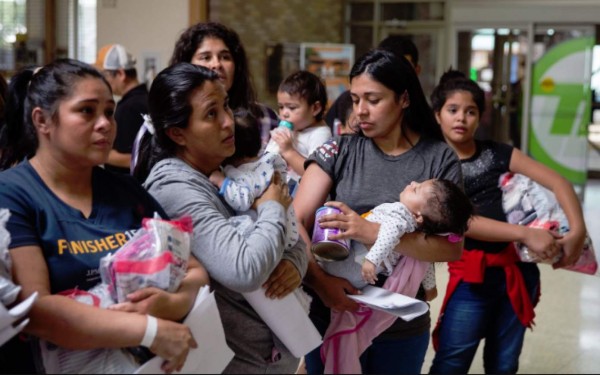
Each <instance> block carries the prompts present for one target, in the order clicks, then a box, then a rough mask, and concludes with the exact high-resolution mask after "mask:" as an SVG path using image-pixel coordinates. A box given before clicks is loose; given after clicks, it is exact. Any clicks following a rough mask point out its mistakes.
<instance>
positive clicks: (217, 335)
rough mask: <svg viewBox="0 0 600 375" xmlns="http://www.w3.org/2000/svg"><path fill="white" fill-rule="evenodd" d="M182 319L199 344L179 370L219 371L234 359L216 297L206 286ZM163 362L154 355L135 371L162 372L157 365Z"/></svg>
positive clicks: (197, 371)
mask: <svg viewBox="0 0 600 375" xmlns="http://www.w3.org/2000/svg"><path fill="white" fill-rule="evenodd" d="M183 323H184V324H185V325H187V326H188V327H190V331H191V332H192V335H193V336H194V338H195V339H196V342H197V343H198V347H197V348H196V349H191V350H190V352H189V353H188V356H187V359H186V361H185V364H184V365H183V368H182V369H181V372H179V373H180V374H220V373H221V372H223V370H224V369H225V367H226V366H227V365H228V364H229V362H231V360H232V359H233V356H234V353H233V351H232V350H231V349H229V347H228V346H227V343H226V342H225V332H224V331H223V324H222V322H221V316H220V315H219V310H218V309H217V301H216V300H215V295H214V293H213V292H210V290H209V287H208V286H203V287H202V288H201V289H200V290H199V291H198V296H197V297H196V302H195V304H194V307H193V308H192V311H190V313H189V314H188V316H187V317H186V318H185V320H184V322H183ZM162 363H163V359H162V358H159V357H154V358H152V359H151V360H149V361H148V362H146V363H145V364H144V365H143V366H141V367H140V368H139V369H138V370H137V371H136V372H135V373H136V374H164V371H162V370H161V368H160V366H161V364H162Z"/></svg>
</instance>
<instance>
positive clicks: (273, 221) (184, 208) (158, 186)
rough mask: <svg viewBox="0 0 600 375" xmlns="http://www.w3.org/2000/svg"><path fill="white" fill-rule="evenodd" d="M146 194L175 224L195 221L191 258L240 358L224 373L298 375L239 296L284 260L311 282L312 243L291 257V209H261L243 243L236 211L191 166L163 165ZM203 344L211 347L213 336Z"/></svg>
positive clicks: (153, 175)
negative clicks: (233, 220) (288, 238)
mask: <svg viewBox="0 0 600 375" xmlns="http://www.w3.org/2000/svg"><path fill="white" fill-rule="evenodd" d="M144 187H145V188H146V189H147V190H148V191H149V192H150V194H152V195H153V196H154V198H155V199H156V200H157V201H158V202H159V203H160V204H161V206H162V207H163V208H164V210H165V211H166V213H167V214H168V215H169V216H170V217H171V218H178V217H181V216H183V215H190V216H191V217H192V221H193V225H194V232H193V239H192V253H193V254H194V255H195V256H196V258H197V259H198V260H199V261H200V262H201V263H202V264H203V265H204V267H205V268H206V270H207V271H208V274H209V275H210V282H211V287H212V289H214V291H215V297H216V300H217V305H218V307H219V312H220V315H221V320H222V322H223V328H224V330H225V336H226V339H227V344H228V345H229V347H230V348H231V349H232V350H233V351H234V352H235V357H234V359H233V360H232V361H231V362H230V363H229V365H228V366H227V368H226V369H225V371H224V372H225V373H293V372H294V371H295V370H296V367H297V365H298V359H296V358H293V356H292V355H291V354H290V353H289V351H288V350H287V349H286V348H285V346H284V345H283V344H282V343H281V342H280V341H279V340H278V339H277V337H276V336H275V335H274V334H273V333H272V332H271V330H270V329H269V327H268V326H267V325H266V324H265V323H264V322H263V321H262V319H261V318H260V317H259V316H258V314H257V313H256V312H255V311H254V310H253V309H252V308H251V307H250V305H249V304H248V302H246V300H245V299H244V297H243V296H242V295H241V294H240V293H243V292H250V291H254V290H256V289H258V288H261V286H262V284H263V283H264V282H265V281H266V280H267V279H268V277H269V275H270V274H271V272H272V271H273V270H274V269H275V266H277V264H279V262H280V261H281V260H282V259H287V260H289V261H291V262H292V263H293V264H294V265H295V266H296V268H297V269H298V270H299V272H300V275H301V276H302V277H304V275H305V273H306V268H307V257H306V254H305V246H306V245H305V243H304V242H303V241H302V240H299V241H298V243H297V244H296V245H295V246H294V247H292V248H291V249H288V250H284V248H285V233H284V231H285V226H286V211H285V208H284V207H283V206H282V205H281V204H279V203H277V202H273V201H269V202H265V203H263V204H261V205H260V206H259V207H258V210H257V212H258V217H257V220H256V224H255V229H254V231H253V232H252V233H251V234H250V235H249V236H247V237H244V236H243V235H242V234H240V233H239V232H238V231H237V230H236V229H235V228H234V227H233V226H232V224H231V223H230V222H229V221H228V220H227V219H228V218H230V217H231V216H233V215H234V211H233V210H232V209H231V208H230V207H229V206H227V204H226V203H225V202H224V201H223V200H222V199H221V197H220V196H219V193H218V191H219V190H218V188H217V187H216V186H214V185H213V184H212V183H211V182H210V181H209V180H208V177H207V176H205V175H204V174H202V173H201V172H199V171H197V170H195V169H193V168H192V167H191V166H189V165H188V164H187V163H185V162H184V161H182V160H180V159H177V158H170V159H165V160H162V161H160V162H158V163H157V164H156V165H155V166H154V167H153V168H152V171H151V172H150V175H149V176H148V178H147V179H146V182H145V183H144ZM196 341H197V342H198V345H210V338H207V337H204V338H203V337H196ZM274 349H275V350H274ZM277 352H279V355H274V354H276V353H277Z"/></svg>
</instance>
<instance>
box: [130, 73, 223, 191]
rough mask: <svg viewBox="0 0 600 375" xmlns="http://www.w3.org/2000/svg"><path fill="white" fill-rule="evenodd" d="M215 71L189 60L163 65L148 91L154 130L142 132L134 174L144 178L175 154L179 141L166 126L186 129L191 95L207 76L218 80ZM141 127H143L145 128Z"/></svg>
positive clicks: (140, 179)
mask: <svg viewBox="0 0 600 375" xmlns="http://www.w3.org/2000/svg"><path fill="white" fill-rule="evenodd" d="M218 78H219V76H218V75H217V73H215V72H214V71H212V70H210V69H207V68H205V67H202V66H198V65H194V64H190V63H185V62H184V63H176V64H175V65H171V66H170V67H168V68H166V69H164V70H163V71H161V72H160V73H158V75H157V76H156V78H155V79H154V80H153V81H152V86H151V87H150V92H149V93H148V108H149V112H150V118H151V122H152V128H153V130H152V131H153V132H154V134H150V132H146V133H145V134H144V135H142V137H141V140H140V146H139V153H138V154H137V155H135V156H133V157H135V158H137V159H136V160H137V163H136V165H135V166H134V168H133V171H132V172H133V176H134V177H136V178H137V180H138V181H140V182H143V181H145V180H146V177H148V174H149V173H150V170H151V169H152V167H153V166H154V164H156V163H157V162H158V161H160V160H162V159H165V158H168V157H173V156H175V153H176V151H177V144H176V143H175V142H173V140H172V139H171V138H170V137H169V136H168V135H167V129H168V128H171V127H177V128H182V129H185V128H187V126H188V123H189V119H190V116H191V114H192V105H191V103H190V95H191V94H192V92H193V91H194V90H195V89H197V88H198V87H200V86H202V84H204V82H206V81H207V80H210V81H216V80H218ZM141 131H144V128H142V130H141Z"/></svg>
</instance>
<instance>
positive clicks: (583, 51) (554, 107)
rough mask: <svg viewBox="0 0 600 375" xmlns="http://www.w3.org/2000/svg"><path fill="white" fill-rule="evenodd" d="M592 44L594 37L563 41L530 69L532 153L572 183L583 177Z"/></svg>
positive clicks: (589, 106)
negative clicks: (531, 73) (531, 70)
mask: <svg viewBox="0 0 600 375" xmlns="http://www.w3.org/2000/svg"><path fill="white" fill-rule="evenodd" d="M593 46H594V39H593V38H577V39H571V40H568V41H566V42H563V43H560V44H558V45H556V46H554V47H553V48H552V49H550V50H549V51H548V52H546V54H545V55H544V56H542V57H541V58H540V59H539V60H538V61H537V62H536V63H535V65H534V68H533V79H532V85H533V88H532V96H531V123H530V126H529V150H530V153H531V156H532V157H533V158H534V159H536V160H538V161H539V162H541V163H543V164H545V165H547V166H549V167H550V168H552V169H554V170H555V171H557V172H558V173H560V174H561V175H562V176H564V177H565V178H567V179H568V180H569V181H571V182H572V183H574V184H584V183H585V181H586V177H587V127H588V123H589V121H590V111H591V89H590V76H591V66H592V48H593Z"/></svg>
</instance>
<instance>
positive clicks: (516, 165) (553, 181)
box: [510, 149, 587, 267]
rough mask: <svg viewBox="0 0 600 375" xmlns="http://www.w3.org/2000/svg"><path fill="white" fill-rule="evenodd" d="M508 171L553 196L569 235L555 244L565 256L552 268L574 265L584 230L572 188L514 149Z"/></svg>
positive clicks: (578, 204)
mask: <svg viewBox="0 0 600 375" xmlns="http://www.w3.org/2000/svg"><path fill="white" fill-rule="evenodd" d="M510 170H511V171H512V172H514V173H520V174H522V175H525V176H527V177H529V178H531V179H532V180H534V181H536V182H537V183H539V184H541V185H542V186H544V187H546V188H547V189H549V190H550V191H552V192H553V193H554V195H555V196H556V199H557V201H558V203H559V204H560V206H561V208H562V209H563V211H564V212H565V215H566V216H567V220H568V221H569V232H568V233H566V234H565V235H564V236H563V238H562V239H559V240H558V241H557V242H558V243H559V245H561V246H562V248H563V251H564V253H565V256H563V257H562V258H561V260H560V261H559V262H558V263H557V264H556V265H555V266H556V267H562V266H567V265H572V264H574V263H575V262H576V261H577V259H579V256H580V255H581V251H582V249H583V243H584V241H585V235H586V232H587V229H586V226H585V222H584V219H583V212H582V210H581V203H580V202H579V199H578V198H577V194H575V190H574V189H573V185H572V184H571V183H570V182H569V181H567V180H566V179H565V178H564V177H562V176H561V175H559V174H558V173H557V172H555V171H554V170H552V169H551V168H549V167H547V166H545V165H544V164H542V163H539V162H537V161H535V160H533V159H532V158H530V157H528V156H527V155H525V154H524V153H522V152H521V151H519V150H518V149H514V150H513V153H512V157H511V160H510Z"/></svg>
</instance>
